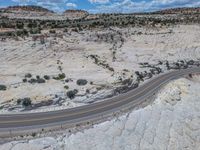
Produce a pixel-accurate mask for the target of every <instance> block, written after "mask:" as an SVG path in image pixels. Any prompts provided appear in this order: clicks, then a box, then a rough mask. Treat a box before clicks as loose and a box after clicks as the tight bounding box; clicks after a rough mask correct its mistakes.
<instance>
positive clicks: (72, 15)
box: [63, 10, 89, 19]
mask: <svg viewBox="0 0 200 150" xmlns="http://www.w3.org/2000/svg"><path fill="white" fill-rule="evenodd" d="M63 15H64V16H66V17H67V18H69V19H79V18H83V17H86V16H88V15H89V13H88V12H87V11H84V10H66V11H65V12H64V13H63Z"/></svg>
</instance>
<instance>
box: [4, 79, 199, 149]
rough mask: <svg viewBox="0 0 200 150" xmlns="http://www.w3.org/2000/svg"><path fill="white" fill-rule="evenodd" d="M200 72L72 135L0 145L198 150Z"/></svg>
mask: <svg viewBox="0 0 200 150" xmlns="http://www.w3.org/2000/svg"><path fill="white" fill-rule="evenodd" d="M199 79H200V78H199V76H195V77H193V79H191V78H188V79H186V78H182V79H178V80H176V81H172V82H170V83H169V84H168V85H166V86H165V87H164V88H163V89H162V90H160V92H159V93H158V95H157V97H156V99H155V101H154V102H153V103H152V104H151V105H149V106H147V107H145V108H142V109H138V110H134V111H132V112H130V113H128V114H127V115H124V116H121V117H119V118H116V119H113V120H111V121H107V122H104V123H101V124H99V125H95V126H94V127H93V128H91V129H87V130H84V131H82V132H78V133H76V134H72V135H69V134H68V133H67V131H66V133H65V131H63V135H57V136H56V137H45V138H36V139H34V140H24V141H15V142H10V143H6V144H3V145H2V146H0V149H2V150H6V149H10V150H18V149H20V150H24V149H27V147H28V148H29V149H34V150H37V149H38V150H41V149H48V150H53V149H63V150H64V149H65V150H68V149H70V150H78V149H83V150H93V149H96V150H105V149H106V150H107V149H109V150H122V149H123V150H146V149H149V150H161V149H170V150H177V149H181V150H198V149H199V147H200V139H199V135H200V127H199V123H200V109H199V105H200V94H199V90H200V82H199V81H200V80H199Z"/></svg>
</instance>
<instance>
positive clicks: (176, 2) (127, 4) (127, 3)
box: [89, 0, 200, 13]
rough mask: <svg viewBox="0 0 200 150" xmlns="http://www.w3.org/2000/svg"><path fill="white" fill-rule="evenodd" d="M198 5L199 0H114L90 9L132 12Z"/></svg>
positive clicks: (108, 11)
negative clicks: (108, 3)
mask: <svg viewBox="0 0 200 150" xmlns="http://www.w3.org/2000/svg"><path fill="white" fill-rule="evenodd" d="M198 6H200V2H199V0H142V1H133V0H114V1H112V3H111V4H110V5H99V6H96V8H95V9H90V10H89V11H90V12H92V13H102V12H105V13H114V12H120V13H131V12H144V11H145V12H148V11H156V10H160V9H164V8H175V7H198Z"/></svg>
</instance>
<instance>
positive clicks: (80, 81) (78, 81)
mask: <svg viewBox="0 0 200 150" xmlns="http://www.w3.org/2000/svg"><path fill="white" fill-rule="evenodd" d="M87 83H88V81H87V80H85V79H79V80H77V82H76V84H77V85H80V86H83V85H86V84H87Z"/></svg>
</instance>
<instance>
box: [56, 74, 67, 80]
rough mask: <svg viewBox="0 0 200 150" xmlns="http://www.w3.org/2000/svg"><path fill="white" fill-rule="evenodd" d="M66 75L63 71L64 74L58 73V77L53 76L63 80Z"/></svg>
mask: <svg viewBox="0 0 200 150" xmlns="http://www.w3.org/2000/svg"><path fill="white" fill-rule="evenodd" d="M65 77H66V75H65V74H64V73H62V74H58V76H57V77H53V79H55V80H62V79H64V78H65Z"/></svg>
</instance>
